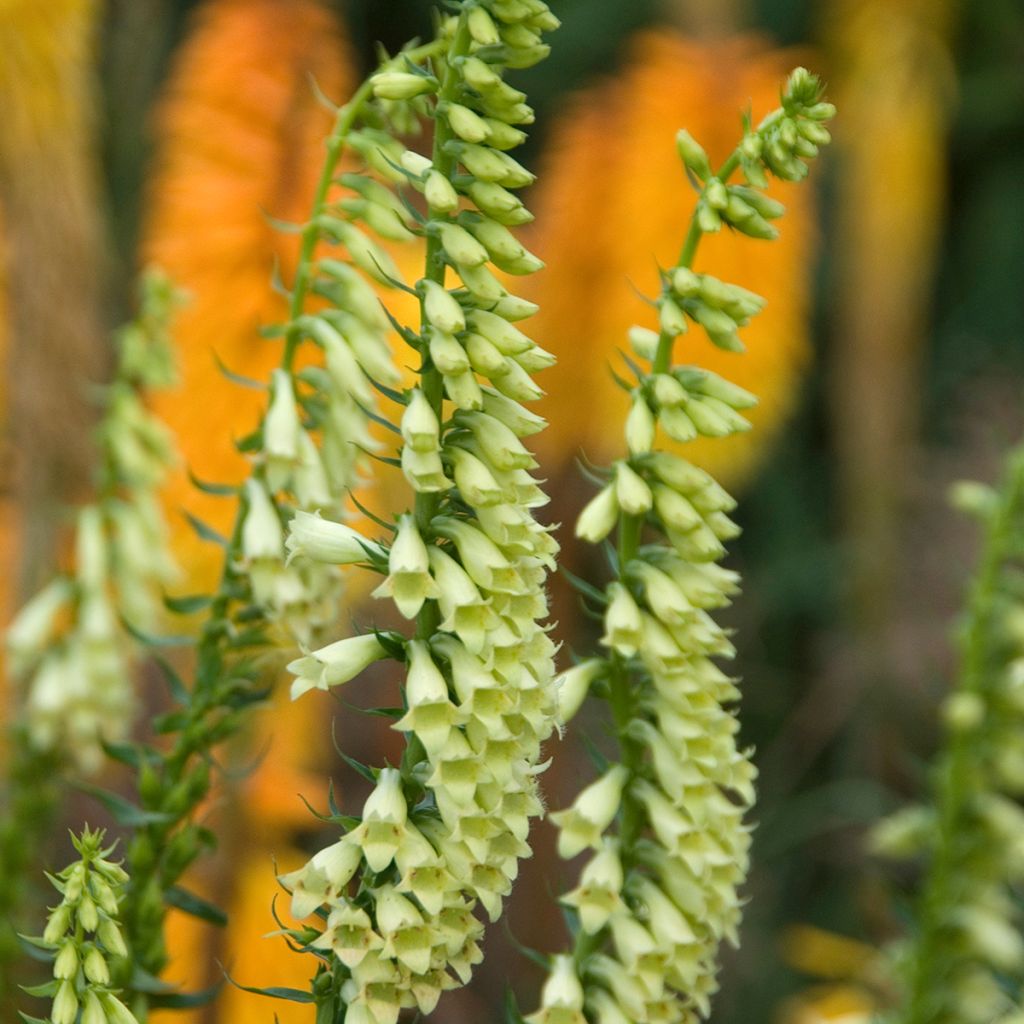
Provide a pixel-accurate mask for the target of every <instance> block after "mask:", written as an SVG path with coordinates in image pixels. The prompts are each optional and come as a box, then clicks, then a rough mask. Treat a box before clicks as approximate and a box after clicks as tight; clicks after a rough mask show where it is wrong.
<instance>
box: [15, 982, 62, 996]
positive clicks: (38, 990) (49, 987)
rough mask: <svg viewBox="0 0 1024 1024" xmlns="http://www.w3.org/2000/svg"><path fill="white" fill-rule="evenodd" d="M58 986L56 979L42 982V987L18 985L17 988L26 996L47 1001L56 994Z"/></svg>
mask: <svg viewBox="0 0 1024 1024" xmlns="http://www.w3.org/2000/svg"><path fill="white" fill-rule="evenodd" d="M58 984H59V982H57V980H56V979H51V980H50V981H46V982H43V984H42V985H19V986H18V988H20V989H21V991H22V992H24V993H25V994H26V995H29V996H34V997H35V998H36V999H48V998H50V997H51V996H54V995H56V994H57V986H58Z"/></svg>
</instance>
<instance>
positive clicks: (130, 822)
mask: <svg viewBox="0 0 1024 1024" xmlns="http://www.w3.org/2000/svg"><path fill="white" fill-rule="evenodd" d="M71 785H73V786H74V787H75V788H76V789H80V790H81V791H82V792H83V793H88V794H89V795H90V796H91V797H94V798H95V799H96V800H98V801H99V802H100V803H101V804H103V806H104V807H106V809H107V810H108V811H110V813H111V814H112V815H113V816H114V819H115V821H117V822H118V823H119V824H121V825H125V826H126V827H128V828H138V827H139V826H140V825H160V824H164V823H166V822H169V821H173V820H174V819H173V817H172V816H171V815H169V814H165V813H163V812H162V811H144V810H143V809H142V808H141V807H137V806H136V805H135V804H133V803H132V802H131V801H130V800H126V799H125V798H124V797H123V796H120V795H119V794H117V793H111V792H110V791H109V790H107V789H103V788H102V787H101V786H96V785H93V784H92V783H91V782H83V781H81V780H78V781H75V782H72V783H71Z"/></svg>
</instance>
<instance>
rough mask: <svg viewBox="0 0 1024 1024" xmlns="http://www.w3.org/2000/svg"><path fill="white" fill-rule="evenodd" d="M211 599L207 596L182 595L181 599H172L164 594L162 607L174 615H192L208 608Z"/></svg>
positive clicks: (211, 601)
mask: <svg viewBox="0 0 1024 1024" xmlns="http://www.w3.org/2000/svg"><path fill="white" fill-rule="evenodd" d="M212 603H213V598H212V597H211V596H210V595H209V594H183V595H182V596H181V597H172V596H171V595H170V594H164V607H165V608H166V609H167V610H168V611H169V612H174V614H175V615H193V614H194V613H195V612H201V611H202V610H203V609H204V608H209V607H210V605H211V604H212Z"/></svg>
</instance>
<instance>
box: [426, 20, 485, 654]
mask: <svg viewBox="0 0 1024 1024" xmlns="http://www.w3.org/2000/svg"><path fill="white" fill-rule="evenodd" d="M471 41H472V37H471V36H470V34H469V22H468V20H467V18H466V15H465V13H462V14H460V16H459V24H458V27H457V28H456V30H455V37H454V39H453V40H452V44H451V49H450V50H449V52H448V53H447V55H446V56H445V70H444V77H443V78H442V79H441V87H440V89H439V90H438V94H437V105H438V106H439V105H441V104H442V103H449V102H452V101H453V100H455V99H456V97H457V90H458V87H459V84H460V82H461V80H462V79H461V75H460V74H459V69H458V67H457V66H456V64H455V62H456V61H457V60H458V59H459V58H460V57H464V56H466V54H468V53H469V48H470V43H471ZM451 139H452V132H451V128H450V127H449V126H448V122H447V120H446V119H445V118H443V117H435V118H434V141H433V147H432V152H431V162H432V163H433V165H434V169H435V170H436V171H437V172H438V173H439V174H443V175H444V176H445V177H446V178H449V179H450V178H451V177H452V175H453V174H454V172H455V166H456V160H455V157H454V156H452V155H451V154H450V153H448V152H447V151H446V149H445V146H446V144H447V143H448V142H450V141H451ZM428 215H429V218H430V220H432V221H433V220H435V219H438V218H441V217H443V216H444V215H443V214H441V213H439V212H438V211H437V210H434V209H430V210H429V212H428ZM447 269H448V268H447V266H446V265H445V262H444V259H443V250H442V246H441V238H440V236H439V235H437V234H434V233H432V234H428V235H427V246H426V256H425V264H424V269H423V276H424V279H425V280H427V281H433V282H435V283H436V284H439V285H441V286H442V287H443V286H444V283H445V277H446V274H447ZM420 307H421V308H420V358H421V363H422V366H423V372H422V374H421V376H420V390H421V391H422V392H423V397H424V398H426V400H427V401H428V402H429V403H430V408H431V409H433V411H434V415H435V416H436V417H437V421H438V423H440V422H442V417H443V414H444V378H443V377H442V375H441V371H440V370H438V369H437V367H436V366H434V364H433V362H431V359H430V350H429V347H428V344H427V335H428V322H427V313H426V305H425V302H421V304H420ZM440 507H441V496H440V495H439V494H436V493H429V494H426V493H422V492H419V493H417V495H416V504H415V510H414V511H415V516H416V526H417V528H418V529H419V533H420V536H421V537H422V538H423V539H424V541H425V542H427V543H429V542H430V540H431V536H432V531H433V527H432V525H431V524H432V522H433V519H434V517H435V516H436V515H437V513H438V510H439V509H440ZM440 621H441V616H440V611H439V609H438V605H437V602H436V601H429V600H428V601H424V603H423V607H422V608H421V609H420V612H419V614H418V615H417V616H416V637H417V638H418V639H420V640H427V639H429V638H430V637H431V636H433V634H434V632H435V631H436V630H437V626H438V624H439V622H440Z"/></svg>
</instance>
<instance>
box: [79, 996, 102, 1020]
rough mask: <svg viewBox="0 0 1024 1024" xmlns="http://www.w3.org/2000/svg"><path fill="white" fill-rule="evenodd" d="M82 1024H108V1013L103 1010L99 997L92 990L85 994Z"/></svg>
mask: <svg viewBox="0 0 1024 1024" xmlns="http://www.w3.org/2000/svg"><path fill="white" fill-rule="evenodd" d="M82 1024H107V1014H106V1011H105V1010H104V1009H103V1004H102V1003H101V1002H100V998H99V996H98V995H97V994H96V993H95V992H94V991H92V989H90V990H89V991H88V992H86V993H85V1008H84V1009H83V1010H82Z"/></svg>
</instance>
